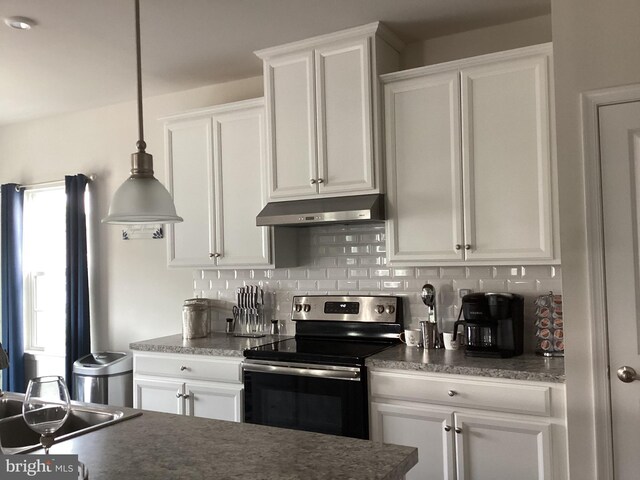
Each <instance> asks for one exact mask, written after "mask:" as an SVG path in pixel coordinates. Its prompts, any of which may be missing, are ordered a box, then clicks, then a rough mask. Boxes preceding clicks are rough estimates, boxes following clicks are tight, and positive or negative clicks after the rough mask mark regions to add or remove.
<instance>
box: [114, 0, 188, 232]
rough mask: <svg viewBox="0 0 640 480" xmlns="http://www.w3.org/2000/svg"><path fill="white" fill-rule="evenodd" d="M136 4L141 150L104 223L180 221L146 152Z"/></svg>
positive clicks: (169, 196)
mask: <svg viewBox="0 0 640 480" xmlns="http://www.w3.org/2000/svg"><path fill="white" fill-rule="evenodd" d="M135 7H136V59H137V67H138V68H137V74H138V138H139V140H138V142H137V143H136V147H137V148H138V151H137V152H136V153H132V154H131V176H130V177H129V178H128V179H126V180H125V181H124V183H123V184H122V185H121V186H120V188H118V190H116V193H114V195H113V199H112V200H111V205H110V207H109V214H108V215H107V216H106V217H105V218H103V219H102V222H103V223H110V224H115V225H130V224H148V223H151V224H154V223H179V222H182V218H181V217H179V216H178V215H177V214H176V207H175V205H174V204H173V199H172V198H171V195H170V194H169V192H168V191H167V189H166V188H165V187H164V186H163V185H162V184H161V183H160V182H159V181H158V180H157V179H156V178H155V177H154V176H153V156H152V155H151V154H149V153H147V152H146V151H145V149H146V148H147V144H146V143H145V141H144V129H143V125H142V124H143V122H142V67H141V64H142V61H141V58H140V57H141V55H140V1H139V0H135Z"/></svg>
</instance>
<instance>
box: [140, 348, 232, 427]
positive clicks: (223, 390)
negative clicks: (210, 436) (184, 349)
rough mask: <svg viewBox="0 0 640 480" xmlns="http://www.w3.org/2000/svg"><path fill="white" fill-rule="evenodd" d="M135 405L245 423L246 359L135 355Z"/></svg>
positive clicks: (145, 408) (154, 409)
mask: <svg viewBox="0 0 640 480" xmlns="http://www.w3.org/2000/svg"><path fill="white" fill-rule="evenodd" d="M133 359H134V360H133V362H134V366H133V406H134V407H135V408H141V409H143V410H153V411H157V412H165V413H176V414H179V415H189V416H194V417H204V418H214V419H217V420H230V421H234V422H240V421H242V394H243V385H242V378H241V376H240V372H241V363H242V359H241V358H238V359H230V358H228V357H204V356H202V355H181V354H166V353H149V352H145V353H137V352H134V356H133Z"/></svg>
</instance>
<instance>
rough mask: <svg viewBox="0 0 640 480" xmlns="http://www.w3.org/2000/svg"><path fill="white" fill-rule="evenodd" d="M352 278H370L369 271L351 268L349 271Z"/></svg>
mask: <svg viewBox="0 0 640 480" xmlns="http://www.w3.org/2000/svg"><path fill="white" fill-rule="evenodd" d="M349 277H350V278H369V270H368V269H366V268H351V269H349Z"/></svg>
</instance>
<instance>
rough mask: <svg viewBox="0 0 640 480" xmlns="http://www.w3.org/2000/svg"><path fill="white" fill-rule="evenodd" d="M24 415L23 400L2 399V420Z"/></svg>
mask: <svg viewBox="0 0 640 480" xmlns="http://www.w3.org/2000/svg"><path fill="white" fill-rule="evenodd" d="M15 415H22V399H18V398H7V397H0V419H3V418H7V417H13V416H15Z"/></svg>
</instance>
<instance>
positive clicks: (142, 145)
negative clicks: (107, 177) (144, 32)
mask: <svg viewBox="0 0 640 480" xmlns="http://www.w3.org/2000/svg"><path fill="white" fill-rule="evenodd" d="M135 2H136V63H137V75H138V142H137V143H136V146H137V147H138V151H139V152H144V151H145V149H146V148H147V144H146V143H145V141H144V127H143V117H142V54H141V49H140V0H135Z"/></svg>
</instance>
